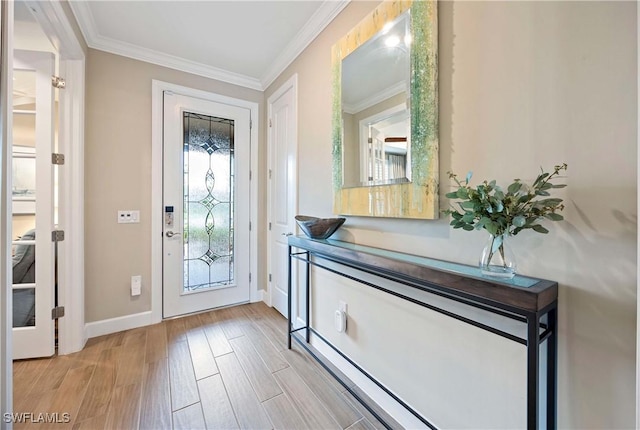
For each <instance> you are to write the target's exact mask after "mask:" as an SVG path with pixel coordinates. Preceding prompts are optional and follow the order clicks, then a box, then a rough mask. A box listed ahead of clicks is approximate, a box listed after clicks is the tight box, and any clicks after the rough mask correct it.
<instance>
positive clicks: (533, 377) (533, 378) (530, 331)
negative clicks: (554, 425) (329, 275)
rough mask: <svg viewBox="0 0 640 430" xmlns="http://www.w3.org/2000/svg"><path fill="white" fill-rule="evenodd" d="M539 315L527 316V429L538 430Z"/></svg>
mask: <svg viewBox="0 0 640 430" xmlns="http://www.w3.org/2000/svg"><path fill="white" fill-rule="evenodd" d="M539 368H540V315H539V314H538V313H532V314H529V315H528V316H527V429H528V430H538V404H539V403H540V402H539V393H540V383H539V377H538V376H539V373H538V372H539V370H538V369H539Z"/></svg>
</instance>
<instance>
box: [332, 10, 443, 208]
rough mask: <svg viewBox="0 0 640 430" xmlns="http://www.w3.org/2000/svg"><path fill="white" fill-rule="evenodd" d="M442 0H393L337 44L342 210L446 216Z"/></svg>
mask: <svg viewBox="0 0 640 430" xmlns="http://www.w3.org/2000/svg"><path fill="white" fill-rule="evenodd" d="M437 28H438V27H437V3H436V2H435V1H415V2H412V1H386V2H383V3H382V4H381V5H380V6H378V8H376V9H375V10H374V11H373V12H372V13H371V14H370V15H369V16H368V17H366V18H365V19H364V20H363V21H362V22H360V23H359V24H358V25H357V26H356V27H355V28H353V29H352V30H351V31H350V32H349V33H347V34H346V35H345V36H344V37H343V38H342V39H340V40H339V41H338V43H336V44H335V45H334V47H333V49H332V67H333V79H334V84H333V176H334V184H333V185H334V212H335V213H337V214H342V215H360V216H378V217H393V218H422V219H432V218H437V217H438V93H437V88H438V86H437V76H438V73H437V45H438V41H437Z"/></svg>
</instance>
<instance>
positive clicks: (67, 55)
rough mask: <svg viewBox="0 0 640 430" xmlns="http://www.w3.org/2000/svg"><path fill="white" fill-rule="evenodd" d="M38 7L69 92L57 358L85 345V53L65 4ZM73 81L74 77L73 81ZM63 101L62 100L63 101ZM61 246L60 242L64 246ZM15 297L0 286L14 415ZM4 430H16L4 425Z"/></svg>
mask: <svg viewBox="0 0 640 430" xmlns="http://www.w3.org/2000/svg"><path fill="white" fill-rule="evenodd" d="M27 3H28V4H29V6H31V7H33V8H35V11H36V15H37V18H36V19H37V20H38V22H39V23H40V25H41V26H42V28H43V30H44V32H45V34H47V36H49V37H50V38H52V39H54V40H57V41H58V43H59V46H57V47H56V48H57V49H58V53H59V55H60V70H61V71H64V72H65V73H66V75H67V76H66V77H67V82H69V84H70V85H68V86H67V90H66V93H64V94H63V95H61V97H62V99H61V100H60V102H61V106H64V107H63V108H62V110H61V112H60V117H61V123H60V124H59V127H60V128H59V133H60V135H59V136H60V137H62V136H64V138H63V139H64V141H63V140H59V142H60V147H61V149H62V152H64V153H65V155H66V156H67V166H66V172H65V174H64V175H61V178H60V180H61V183H60V190H59V191H60V194H59V195H60V199H61V202H65V203H64V205H63V207H61V208H60V220H59V221H60V224H61V225H63V223H64V225H65V226H66V235H67V241H66V243H65V242H63V243H65V245H66V246H60V249H59V251H60V256H59V276H60V278H59V280H60V289H59V293H60V299H61V303H64V304H65V307H66V316H65V317H64V318H61V319H60V320H59V323H60V324H59V338H58V341H59V349H58V352H59V354H69V353H71V352H75V351H79V350H80V349H82V347H83V346H84V343H85V341H86V337H85V327H84V70H85V68H84V61H85V56H84V51H83V49H82V45H81V42H80V41H79V40H78V38H77V37H76V35H75V33H74V32H73V27H72V26H71V23H70V22H69V20H68V18H67V15H66V14H65V12H64V10H63V8H62V6H61V4H60V3H58V2H42V3H39V2H27ZM0 11H1V12H2V13H1V19H0V32H1V37H0V42H1V48H0V53H1V59H0V67H1V70H0V76H2V78H1V79H0V138H1V139H2V145H0V147H1V153H0V160H1V161H0V185H1V186H0V208H1V210H0V242H1V243H2V247H1V248H0V278H1V279H2V281H3V282H2V285H5V286H6V285H11V278H12V275H11V267H12V263H11V245H10V244H11V236H12V234H11V226H10V225H11V224H10V223H11V194H10V192H9V190H10V189H11V168H10V166H11V165H10V164H9V162H10V160H11V151H12V149H11V144H10V143H11V133H12V130H11V106H12V97H11V93H12V91H11V89H12V88H11V86H12V77H13V72H12V70H13V61H12V55H13V2H2V4H1V5H0ZM72 77H73V79H72ZM63 100H64V101H63ZM61 245H62V244H61ZM11 299H12V295H11V294H9V289H8V288H0V301H1V302H2V305H0V306H1V307H0V408H2V412H3V413H4V412H10V411H11V410H12V407H13V370H12V369H13V365H12V355H13V354H12V345H11V343H12V336H11V334H12V325H13V324H12V305H13V304H12V300H11ZM1 425H2V428H8V429H10V428H12V425H11V423H4V422H3V423H2V424H1Z"/></svg>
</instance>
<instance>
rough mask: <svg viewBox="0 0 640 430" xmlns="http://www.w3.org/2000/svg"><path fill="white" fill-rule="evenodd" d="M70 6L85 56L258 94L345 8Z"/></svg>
mask: <svg viewBox="0 0 640 430" xmlns="http://www.w3.org/2000/svg"><path fill="white" fill-rule="evenodd" d="M348 2H349V0H327V1H317V0H298V1H271V0H269V1H251V0H248V1H245V0H240V1H238V0H235V1H230V0H226V1H220V0H207V1H187V0H173V1H167V0H145V1H113V0H112V1H93V0H72V1H71V2H70V4H71V8H72V10H73V13H74V14H75V16H76V19H77V21H78V24H79V25H80V28H81V30H82V33H83V34H84V37H85V39H86V41H87V44H88V45H89V47H91V48H95V49H100V50H103V51H107V52H111V53H114V54H119V55H123V56H126V57H131V58H136V59H139V60H143V61H147V62H151V63H154V64H159V65H162V66H166V67H170V68H173V69H178V70H182V71H185V72H189V73H195V74H198V75H202V76H206V77H209V78H213V79H218V80H222V81H225V82H230V83H234V84H237V85H242V86H244V87H248V88H253V89H258V90H264V89H265V88H266V87H267V86H269V85H270V84H271V83H272V82H273V81H274V79H275V78H276V77H277V76H278V75H279V74H280V73H281V72H282V71H283V70H284V69H285V68H286V67H287V66H288V65H289V64H290V63H291V62H292V61H293V60H294V59H295V58H296V57H297V56H298V55H299V54H300V53H301V52H302V51H303V50H304V48H306V47H307V45H308V44H309V43H311V41H313V39H315V37H316V36H317V35H318V34H319V33H320V32H321V31H322V30H323V29H324V28H325V27H326V26H327V25H328V24H329V23H330V22H331V20H333V18H334V17H335V16H336V15H337V14H338V13H339V12H340V11H341V10H342V9H343V8H344V7H345V6H346V5H347V4H348Z"/></svg>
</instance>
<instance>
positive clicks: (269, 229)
mask: <svg viewBox="0 0 640 430" xmlns="http://www.w3.org/2000/svg"><path fill="white" fill-rule="evenodd" d="M269 231H271V223H269Z"/></svg>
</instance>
